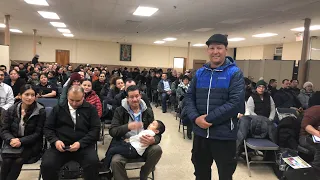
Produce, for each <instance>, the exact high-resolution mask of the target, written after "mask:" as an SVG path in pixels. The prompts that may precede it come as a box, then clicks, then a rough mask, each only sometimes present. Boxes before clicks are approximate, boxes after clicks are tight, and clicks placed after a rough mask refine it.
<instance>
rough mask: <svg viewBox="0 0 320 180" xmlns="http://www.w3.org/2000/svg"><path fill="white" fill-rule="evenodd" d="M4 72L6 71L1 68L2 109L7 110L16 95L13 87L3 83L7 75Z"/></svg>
mask: <svg viewBox="0 0 320 180" xmlns="http://www.w3.org/2000/svg"><path fill="white" fill-rule="evenodd" d="M4 73H5V72H4V71H3V70H2V69H0V109H1V108H3V109H4V110H7V109H8V108H9V107H11V106H12V105H13V104H14V96H13V91H12V88H11V87H10V86H9V85H7V84H5V83H3V81H4V76H5V74H4ZM0 112H1V111H0Z"/></svg>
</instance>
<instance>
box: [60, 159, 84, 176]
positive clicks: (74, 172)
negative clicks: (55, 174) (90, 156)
mask: <svg viewBox="0 0 320 180" xmlns="http://www.w3.org/2000/svg"><path fill="white" fill-rule="evenodd" d="M82 176H83V169H82V167H80V164H79V163H77V162H75V161H70V162H68V163H66V164H65V165H64V166H63V167H62V168H61V170H60V173H59V178H60V179H77V178H82Z"/></svg>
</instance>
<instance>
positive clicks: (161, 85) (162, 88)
mask: <svg viewBox="0 0 320 180" xmlns="http://www.w3.org/2000/svg"><path fill="white" fill-rule="evenodd" d="M167 80H168V82H169V87H170V89H171V85H172V82H171V81H170V79H167ZM158 92H160V93H165V92H166V91H165V90H164V84H163V79H161V80H160V82H159V83H158Z"/></svg>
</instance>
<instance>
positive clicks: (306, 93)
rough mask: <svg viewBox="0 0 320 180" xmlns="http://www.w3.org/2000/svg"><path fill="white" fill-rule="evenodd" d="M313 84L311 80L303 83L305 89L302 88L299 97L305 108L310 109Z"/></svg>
mask: <svg viewBox="0 0 320 180" xmlns="http://www.w3.org/2000/svg"><path fill="white" fill-rule="evenodd" d="M312 89H313V84H312V83H311V82H305V83H304V84H303V89H301V90H300V94H299V95H298V99H299V101H300V102H301V104H302V108H303V109H308V107H309V106H308V103H309V99H310V97H311V96H312V95H313V90H312Z"/></svg>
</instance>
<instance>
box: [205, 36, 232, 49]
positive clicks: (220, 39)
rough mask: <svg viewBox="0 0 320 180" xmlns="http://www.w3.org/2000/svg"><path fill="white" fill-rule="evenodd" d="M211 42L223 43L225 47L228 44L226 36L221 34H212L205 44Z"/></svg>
mask: <svg viewBox="0 0 320 180" xmlns="http://www.w3.org/2000/svg"><path fill="white" fill-rule="evenodd" d="M212 43H219V44H223V45H225V46H226V47H227V46H228V38H227V37H226V36H225V35H223V34H214V35H212V36H211V37H210V38H209V39H208V41H207V42H206V44H207V46H209V45H210V44H212Z"/></svg>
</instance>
